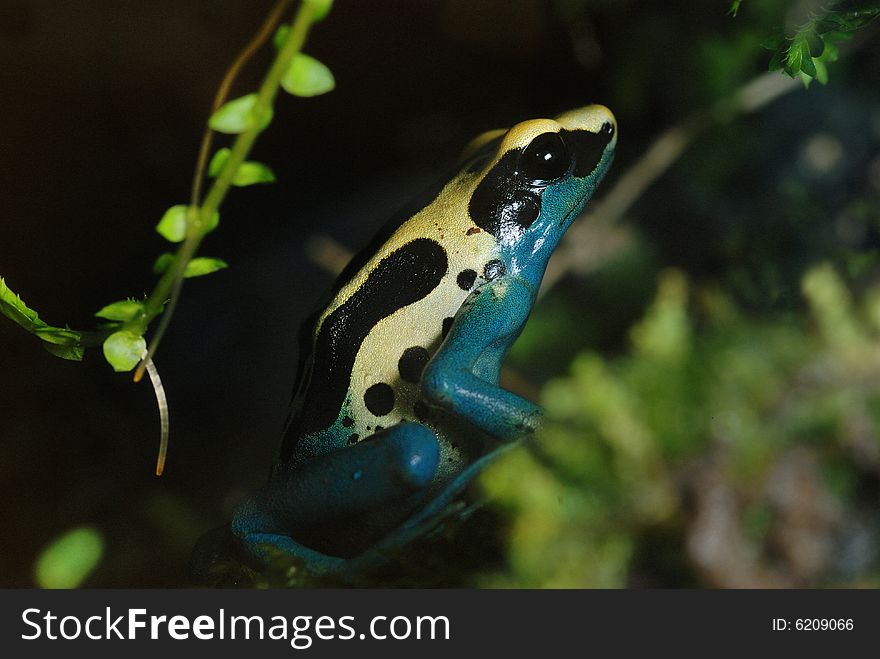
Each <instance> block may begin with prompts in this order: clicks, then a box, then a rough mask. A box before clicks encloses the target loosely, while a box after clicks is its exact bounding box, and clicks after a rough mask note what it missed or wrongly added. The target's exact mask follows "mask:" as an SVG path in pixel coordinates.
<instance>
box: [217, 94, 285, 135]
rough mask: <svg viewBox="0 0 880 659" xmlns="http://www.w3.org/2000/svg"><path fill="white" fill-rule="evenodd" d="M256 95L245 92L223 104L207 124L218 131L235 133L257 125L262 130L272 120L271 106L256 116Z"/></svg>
mask: <svg viewBox="0 0 880 659" xmlns="http://www.w3.org/2000/svg"><path fill="white" fill-rule="evenodd" d="M256 105H257V95H256V94H247V95H246V96H241V97H239V98H236V99H234V100H232V101H229V102H228V103H226V104H224V105H223V106H222V107H221V108H220V109H219V110H217V111H216V112H215V113H214V114H213V115H211V118H210V119H209V120H208V125H209V126H210V127H211V128H213V129H214V130H216V131H217V132H218V133H228V134H230V135H236V134H238V133H243V132H245V131H246V130H248V129H250V128H253V127H257V129H258V130H263V129H264V128H265V127H266V126H268V125H269V123H271V121H272V107H271V106H270V107H268V108H266V110H265V111H264V112H262V113H260V114H261V115H262V116H260V117H257V116H256V114H257V113H256Z"/></svg>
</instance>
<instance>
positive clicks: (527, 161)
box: [517, 133, 571, 183]
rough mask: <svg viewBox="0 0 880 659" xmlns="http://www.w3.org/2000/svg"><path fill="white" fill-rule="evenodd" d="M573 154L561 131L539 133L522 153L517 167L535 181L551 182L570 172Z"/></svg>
mask: <svg viewBox="0 0 880 659" xmlns="http://www.w3.org/2000/svg"><path fill="white" fill-rule="evenodd" d="M570 165H571V156H570V155H569V153H568V148H567V147H566V146H565V142H563V141H562V138H561V137H560V136H559V133H544V134H543V135H538V137H536V138H535V139H533V140H532V141H531V143H530V144H529V145H528V146H527V147H526V148H525V150H524V151H523V152H522V154H520V157H519V166H518V167H517V169H518V170H519V172H520V173H521V174H522V175H523V176H525V177H526V178H527V179H529V180H530V181H532V182H534V183H549V182H550V181H555V180H556V179H558V178H562V177H563V176H565V175H566V174H567V173H568V170H569V167H570Z"/></svg>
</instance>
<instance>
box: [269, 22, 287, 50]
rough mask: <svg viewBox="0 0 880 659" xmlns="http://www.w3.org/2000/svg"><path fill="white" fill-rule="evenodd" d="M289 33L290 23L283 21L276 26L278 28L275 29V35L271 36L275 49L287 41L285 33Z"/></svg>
mask: <svg viewBox="0 0 880 659" xmlns="http://www.w3.org/2000/svg"><path fill="white" fill-rule="evenodd" d="M289 34H290V25H288V24H287V23H283V24H282V25H279V26H278V29H277V30H275V36H273V37H272V45H274V46H275V49H276V50H281V47H282V46H283V45H284V42H285V41H287V35H289Z"/></svg>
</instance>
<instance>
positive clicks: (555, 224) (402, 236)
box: [231, 104, 617, 575]
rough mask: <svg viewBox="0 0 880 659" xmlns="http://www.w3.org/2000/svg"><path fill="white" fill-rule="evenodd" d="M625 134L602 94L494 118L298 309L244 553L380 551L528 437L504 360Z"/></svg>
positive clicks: (252, 556)
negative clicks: (450, 167) (516, 117)
mask: <svg viewBox="0 0 880 659" xmlns="http://www.w3.org/2000/svg"><path fill="white" fill-rule="evenodd" d="M616 144H617V121H616V119H615V118H614V115H613V114H612V113H611V111H610V110H609V109H608V108H607V107H605V106H603V105H598V104H594V105H588V106H584V107H580V108H577V109H573V110H569V111H566V112H563V113H562V114H559V115H558V116H556V117H554V118H552V119H529V120H526V121H522V122H520V123H517V124H515V125H513V126H512V127H510V128H507V129H497V130H492V131H488V132H486V133H483V134H482V135H480V136H478V137H476V138H475V139H474V140H472V141H471V142H470V144H468V146H467V147H466V148H465V150H464V152H463V154H462V156H461V158H460V160H459V161H458V163H457V166H456V169H455V173H454V174H453V175H452V176H451V177H449V178H448V179H447V180H444V181H443V182H442V184H441V185H440V186H439V187H438V189H437V190H435V191H432V192H431V193H430V194H428V195H427V196H426V197H425V200H424V201H423V202H420V203H418V204H416V205H415V208H414V209H410V210H409V211H407V212H404V213H402V214H400V215H399V216H398V217H396V218H394V219H393V220H392V221H390V222H389V223H388V224H387V225H386V226H385V227H384V228H383V229H382V230H381V231H380V232H379V233H378V234H377V236H376V237H375V238H374V239H373V241H372V242H371V243H370V244H369V245H367V247H366V248H365V249H364V250H363V251H361V252H360V253H359V254H357V255H356V256H355V257H353V258H352V260H351V262H350V263H349V264H348V266H347V267H346V268H345V269H344V270H343V271H342V273H341V274H340V275H339V277H338V278H337V280H336V282H335V284H334V285H333V287H332V290H331V292H330V294H329V295H328V296H327V298H326V299H327V300H329V301H328V302H327V303H326V304H325V305H322V306H321V307H320V309H319V311H318V312H317V313H315V314H314V315H313V316H312V317H311V318H310V319H309V320H308V321H307V322H305V323H304V325H303V330H302V331H301V334H300V355H299V366H298V375H297V377H296V385H295V388H294V394H293V399H292V403H291V408H290V409H291V411H290V414H289V417H288V420H287V423H286V426H285V430H284V432H283V438H282V441H281V448H280V451H279V454H278V458H277V460H276V462H275V464H274V466H273V468H272V470H271V476H270V478H269V480H268V483H267V484H266V485H265V487H263V488H262V489H260V490H258V491H257V492H255V493H253V494H252V495H250V496H248V497H247V498H246V499H245V500H244V501H243V502H242V503H241V504H240V505H239V506H238V507H237V508H236V510H235V512H234V515H233V519H232V522H231V531H232V535H233V536H234V538H235V542H236V545H237V547H238V549H239V551H241V552H242V553H243V554H244V556H245V557H246V560H247V561H249V562H250V564H251V565H253V566H256V567H257V568H258V569H264V568H266V567H267V566H268V565H269V564H270V563H271V561H273V560H277V557H278V556H279V555H280V556H283V557H287V558H289V559H290V560H292V561H293V562H294V563H295V564H296V565H298V566H299V567H300V569H302V570H304V571H305V573H306V574H311V575H328V574H330V575H332V574H345V573H353V572H357V571H363V570H365V569H369V568H371V567H373V566H378V565H381V564H382V563H383V562H386V561H388V560H390V559H389V557H390V556H394V555H396V552H398V551H399V550H400V549H401V548H403V547H406V546H407V545H408V544H409V543H412V542H413V541H414V540H416V539H418V538H421V537H422V536H424V535H425V534H426V533H428V532H429V531H431V530H432V529H436V527H437V526H438V525H441V524H442V523H443V521H444V520H445V519H447V518H448V517H449V516H450V515H453V514H455V513H454V511H456V510H461V501H462V499H463V497H464V494H465V490H466V488H467V486H468V485H469V483H471V481H473V479H474V478H475V476H477V475H478V474H479V473H480V472H481V471H482V470H484V469H485V468H486V467H487V466H488V465H489V464H490V463H491V462H492V461H494V460H496V459H497V458H498V457H499V456H500V455H502V454H503V453H505V452H506V451H508V450H511V449H512V448H513V447H515V446H517V445H519V444H521V443H522V442H524V441H529V440H530V438H533V437H534V435H535V433H536V431H537V430H538V429H539V427H540V425H541V419H542V410H541V408H540V407H539V406H538V405H537V404H535V403H533V402H531V401H529V400H527V399H525V398H523V397H521V396H519V395H517V394H515V393H512V392H511V391H508V390H506V389H504V388H502V387H501V386H500V384H499V381H500V375H501V370H502V365H503V363H504V360H505V357H506V355H507V353H508V351H509V349H510V348H511V346H512V344H513V342H514V341H515V340H516V338H517V337H518V336H519V334H520V332H521V331H522V329H523V327H524V325H525V323H526V321H527V319H528V317H529V315H530V312H531V310H532V307H533V306H534V304H535V301H536V297H537V294H538V290H539V287H540V284H541V281H542V278H543V276H544V272H545V269H546V267H547V263H548V261H549V259H550V257H551V255H552V254H553V252H554V250H555V249H556V247H557V246H558V245H559V244H560V241H561V239H562V238H563V236H564V235H565V232H566V230H567V229H568V228H569V226H570V225H571V224H572V223H573V221H574V220H575V218H577V217H578V216H579V215H581V213H582V211H583V209H584V207H585V205H586V204H587V202H588V201H589V200H590V199H591V198H592V196H593V193H594V192H595V190H596V188H597V186H598V185H599V184H600V182H601V181H602V179H603V178H604V177H605V175H606V172H607V171H608V169H609V167H610V165H611V161H612V159H613V156H614V151H615V148H616Z"/></svg>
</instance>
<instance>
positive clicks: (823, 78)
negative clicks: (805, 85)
mask: <svg viewBox="0 0 880 659" xmlns="http://www.w3.org/2000/svg"><path fill="white" fill-rule="evenodd" d="M813 64H814V65H815V67H816V80H818V81H819V82H820V83H821V84H823V85H827V84H828V67H827V66H825V62H823V61H822V60H820V59H814V60H813Z"/></svg>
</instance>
